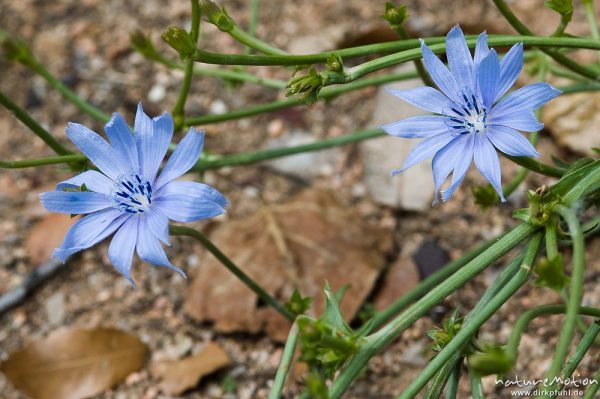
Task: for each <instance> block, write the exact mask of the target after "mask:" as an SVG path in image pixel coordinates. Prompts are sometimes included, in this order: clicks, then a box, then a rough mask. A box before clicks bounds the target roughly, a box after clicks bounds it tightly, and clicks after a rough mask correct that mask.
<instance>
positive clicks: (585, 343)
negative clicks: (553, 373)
mask: <svg viewBox="0 0 600 399" xmlns="http://www.w3.org/2000/svg"><path fill="white" fill-rule="evenodd" d="M598 333H600V319H596V320H594V321H593V322H592V324H590V326H589V327H588V329H587V330H586V331H585V333H584V334H583V337H582V338H581V341H579V344H578V345H577V347H576V348H575V352H573V354H572V355H571V358H570V359H569V360H568V361H567V364H565V366H564V367H563V369H562V372H561V375H562V379H563V380H566V379H567V378H569V377H571V375H573V372H574V371H575V369H576V368H577V366H579V363H581V360H582V359H583V357H584V356H585V354H586V353H587V352H588V350H589V349H590V347H591V346H592V344H593V343H594V340H595V339H596V336H598Z"/></svg>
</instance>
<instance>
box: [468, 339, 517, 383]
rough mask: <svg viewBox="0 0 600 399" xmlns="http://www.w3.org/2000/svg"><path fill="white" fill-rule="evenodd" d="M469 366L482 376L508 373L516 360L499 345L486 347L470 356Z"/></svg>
mask: <svg viewBox="0 0 600 399" xmlns="http://www.w3.org/2000/svg"><path fill="white" fill-rule="evenodd" d="M468 362H469V367H470V368H471V369H472V370H473V371H474V372H475V373H476V374H477V375H480V376H486V375H491V374H505V373H508V372H509V371H510V370H511V369H512V368H513V366H514V361H513V360H512V359H511V358H510V357H509V356H508V354H507V353H506V351H505V350H504V349H502V348H500V347H497V346H490V347H488V348H485V349H484V351H483V352H477V353H475V354H473V355H471V356H469V360H468Z"/></svg>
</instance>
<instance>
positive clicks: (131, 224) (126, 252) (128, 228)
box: [108, 216, 140, 286]
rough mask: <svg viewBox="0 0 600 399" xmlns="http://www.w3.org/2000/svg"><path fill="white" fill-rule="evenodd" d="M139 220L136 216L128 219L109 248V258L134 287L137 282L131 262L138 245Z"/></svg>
mask: <svg viewBox="0 0 600 399" xmlns="http://www.w3.org/2000/svg"><path fill="white" fill-rule="evenodd" d="M139 220H140V218H139V217H135V216H132V217H130V218H129V219H127V221H125V223H123V225H122V226H121V228H120V229H119V230H118V231H117V233H116V234H115V236H114V237H113V239H112V241H111V242H110V246H109V247H108V258H109V259H110V261H111V263H112V264H113V266H114V267H115V268H116V269H117V271H118V272H119V273H121V274H122V275H123V276H125V278H126V279H127V280H129V282H131V284H133V286H135V282H134V281H133V279H132V278H131V262H132V261H133V251H134V250H135V246H136V244H137V236H138V222H139Z"/></svg>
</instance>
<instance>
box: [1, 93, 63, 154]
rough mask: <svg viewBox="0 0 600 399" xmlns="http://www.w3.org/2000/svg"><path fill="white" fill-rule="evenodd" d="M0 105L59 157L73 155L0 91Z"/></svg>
mask: <svg viewBox="0 0 600 399" xmlns="http://www.w3.org/2000/svg"><path fill="white" fill-rule="evenodd" d="M0 104H2V105H3V106H4V107H5V108H6V109H7V110H9V111H10V112H12V114H13V115H14V116H15V118H17V119H18V120H20V121H21V122H22V123H23V124H24V125H25V126H27V127H28V128H29V130H31V131H32V132H33V133H35V135H36V136H38V137H39V138H41V139H42V140H43V141H44V143H46V144H48V147H50V148H52V149H53V150H54V152H56V153H57V154H58V155H68V154H72V152H71V151H69V150H67V149H66V148H65V147H63V145H62V144H60V143H59V142H58V141H56V139H55V138H54V136H53V135H52V134H51V133H50V132H49V131H47V130H46V129H44V128H43V127H42V126H41V125H40V124H39V123H37V122H36V121H35V120H34V119H33V118H32V117H31V115H29V113H28V112H27V111H25V110H24V109H23V108H21V107H19V106H18V105H17V104H15V103H14V102H12V100H11V99H10V98H8V97H7V96H6V95H5V94H4V93H3V92H1V91H0Z"/></svg>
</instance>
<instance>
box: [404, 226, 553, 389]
mask: <svg viewBox="0 0 600 399" xmlns="http://www.w3.org/2000/svg"><path fill="white" fill-rule="evenodd" d="M541 242H542V234H539V233H538V234H536V235H535V236H534V237H533V238H532V239H531V242H530V243H529V245H528V246H527V249H526V251H525V255H524V256H523V263H522V264H521V267H520V268H519V271H518V272H517V273H516V274H515V275H514V276H513V277H512V278H511V279H510V281H509V282H508V283H506V285H504V286H503V287H502V288H501V289H500V290H499V292H498V294H497V295H496V296H494V297H493V298H492V299H491V300H490V301H489V302H488V303H487V304H485V305H484V306H482V307H481V309H480V310H479V311H477V312H476V311H473V313H472V317H471V318H469V320H466V321H465V323H464V324H463V326H462V327H461V329H460V331H459V332H458V333H457V334H456V335H455V336H454V337H453V338H452V340H451V341H450V342H449V343H448V344H447V345H446V346H445V347H444V349H442V351H441V352H440V353H438V354H437V355H436V356H435V357H434V358H433V359H432V360H431V361H430V362H429V363H428V364H427V366H426V367H425V369H423V371H422V372H421V373H420V374H419V375H418V376H417V378H416V379H415V380H414V381H413V382H412V383H411V384H410V385H409V386H408V387H407V388H406V389H404V391H403V392H402V394H401V395H400V396H399V397H398V398H399V399H409V398H414V397H416V395H417V394H418V393H419V391H420V390H421V389H422V388H423V387H424V386H425V384H427V381H429V380H430V379H431V378H432V377H433V376H434V375H435V373H436V372H437V371H438V370H439V369H440V368H441V367H442V366H443V365H444V363H446V361H448V360H449V359H450V358H451V357H452V356H453V355H454V354H455V353H457V352H459V351H460V350H461V348H462V347H463V346H464V345H465V344H466V343H468V342H469V341H470V340H471V338H472V337H473V336H474V335H475V334H476V333H477V331H478V330H479V328H480V327H481V326H482V325H483V324H484V323H485V322H486V321H487V320H488V319H489V318H490V317H492V316H493V315H494V314H495V313H496V312H497V311H498V309H500V307H501V306H502V305H504V303H505V302H506V301H507V300H508V299H510V297H511V296H512V295H513V294H514V293H515V292H516V291H517V290H518V289H519V288H521V287H522V286H523V285H524V284H525V283H526V282H527V279H528V278H529V275H530V273H531V269H532V265H533V262H534V260H535V257H536V255H537V253H538V250H539V248H540V244H541Z"/></svg>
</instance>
